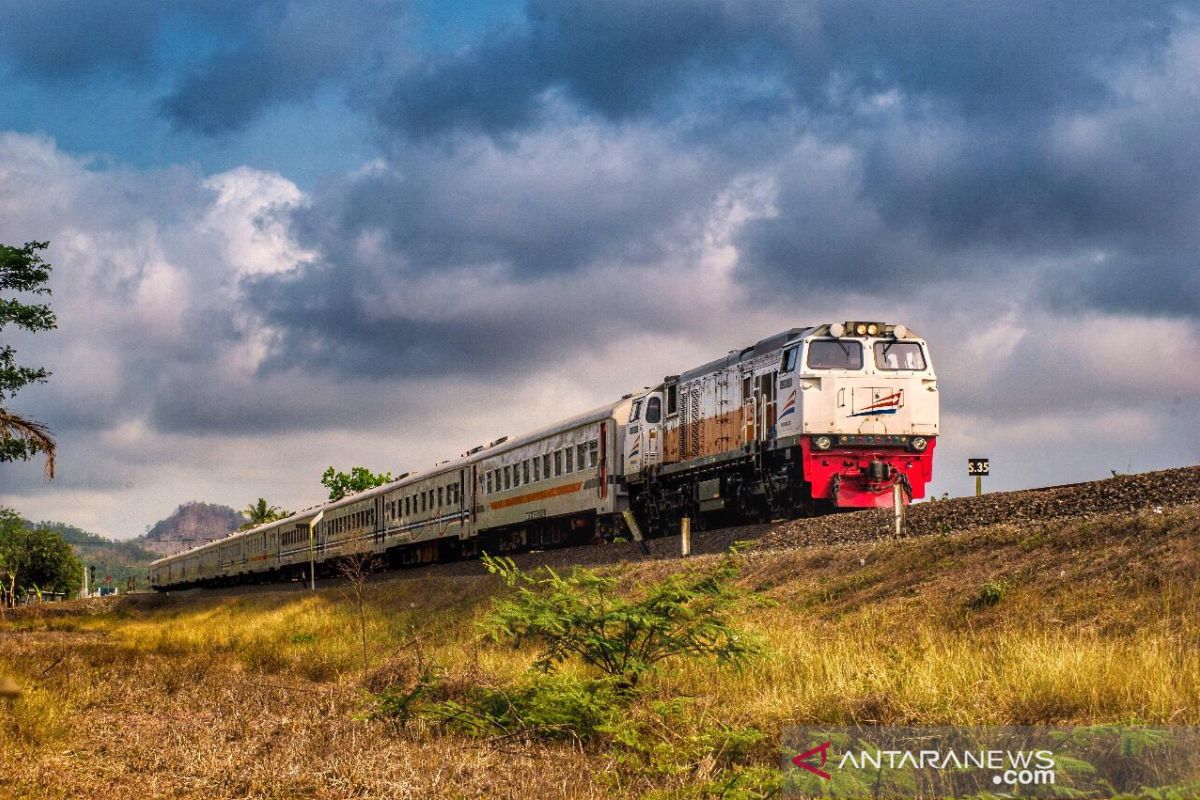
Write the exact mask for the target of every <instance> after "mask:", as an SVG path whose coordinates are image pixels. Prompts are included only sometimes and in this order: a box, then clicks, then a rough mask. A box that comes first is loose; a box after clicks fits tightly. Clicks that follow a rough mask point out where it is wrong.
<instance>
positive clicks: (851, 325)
mask: <svg viewBox="0 0 1200 800" xmlns="http://www.w3.org/2000/svg"><path fill="white" fill-rule="evenodd" d="M845 329H846V330H847V331H850V333H851V334H852V335H855V336H878V335H879V334H881V333H883V332H885V331H886V330H887V323H886V322H871V321H870V320H863V321H862V322H847V323H845ZM829 330H830V333H832V332H833V326H830V328H829ZM834 335H835V336H837V335H839V334H834Z"/></svg>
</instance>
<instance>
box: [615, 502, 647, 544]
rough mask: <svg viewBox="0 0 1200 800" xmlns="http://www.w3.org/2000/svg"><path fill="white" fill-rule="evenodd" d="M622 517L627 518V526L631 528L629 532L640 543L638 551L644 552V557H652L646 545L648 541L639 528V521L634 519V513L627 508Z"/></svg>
mask: <svg viewBox="0 0 1200 800" xmlns="http://www.w3.org/2000/svg"><path fill="white" fill-rule="evenodd" d="M621 516H622V517H624V518H625V524H626V525H628V526H629V532H630V533H631V534H633V540H634V541H635V542H637V543H638V549H639V550H641V551H642V555H644V556H648V555H650V548H649V547H648V546H647V545H646V539H645V537H643V536H642V529H641V528H639V527H638V524H637V520H636V519H634V518H633V511H631V510H630V509H628V508H627V509H625V510H624V511H622V512H621Z"/></svg>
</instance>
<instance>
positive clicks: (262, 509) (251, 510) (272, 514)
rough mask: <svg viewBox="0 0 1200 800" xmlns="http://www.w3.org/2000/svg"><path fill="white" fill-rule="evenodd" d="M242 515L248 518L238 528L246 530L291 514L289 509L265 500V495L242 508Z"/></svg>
mask: <svg viewBox="0 0 1200 800" xmlns="http://www.w3.org/2000/svg"><path fill="white" fill-rule="evenodd" d="M242 515H243V516H245V517H246V519H248V520H249V522H247V523H246V524H245V525H242V526H241V527H240V528H238V530H242V531H244V530H248V529H250V528H253V527H255V526H258V525H264V524H266V523H268V522H274V521H275V520H279V519H285V518H287V517H290V516H291V515H292V512H290V511H284V510H283V509H282V508H280V507H279V506H273V505H271V504H270V503H268V502H267V499H266V498H265V497H260V498H258V500H257V501H256V502H254V503H251V504H250V505H248V506H246V507H245V508H243V509H242Z"/></svg>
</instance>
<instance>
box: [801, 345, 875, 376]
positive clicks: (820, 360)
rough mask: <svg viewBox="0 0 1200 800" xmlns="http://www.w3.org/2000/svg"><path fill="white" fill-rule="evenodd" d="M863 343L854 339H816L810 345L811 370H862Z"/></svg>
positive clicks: (809, 366) (809, 360) (809, 362)
mask: <svg viewBox="0 0 1200 800" xmlns="http://www.w3.org/2000/svg"><path fill="white" fill-rule="evenodd" d="M862 365H863V350H862V343H861V342H856V341H854V340H853V339H814V340H813V341H811V342H809V343H808V368H809V369H862Z"/></svg>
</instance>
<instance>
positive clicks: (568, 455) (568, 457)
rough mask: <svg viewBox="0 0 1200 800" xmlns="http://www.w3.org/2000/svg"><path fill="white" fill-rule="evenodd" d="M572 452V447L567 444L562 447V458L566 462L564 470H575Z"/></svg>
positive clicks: (569, 471) (568, 471)
mask: <svg viewBox="0 0 1200 800" xmlns="http://www.w3.org/2000/svg"><path fill="white" fill-rule="evenodd" d="M573 452H574V448H572V447H571V446H570V445H567V446H566V447H564V448H563V460H564V461H566V462H567V465H566V467H564V468H563V471H564V472H567V473H571V472H574V471H575V461H574V459H573V458H572V453H573Z"/></svg>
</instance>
